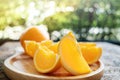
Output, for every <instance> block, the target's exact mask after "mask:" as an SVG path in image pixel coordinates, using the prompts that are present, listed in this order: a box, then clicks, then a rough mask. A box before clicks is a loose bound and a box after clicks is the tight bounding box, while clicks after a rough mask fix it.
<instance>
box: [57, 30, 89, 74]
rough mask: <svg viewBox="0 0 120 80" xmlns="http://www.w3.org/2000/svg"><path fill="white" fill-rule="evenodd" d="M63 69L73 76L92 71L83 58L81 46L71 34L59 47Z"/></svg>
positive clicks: (62, 40) (65, 37)
mask: <svg viewBox="0 0 120 80" xmlns="http://www.w3.org/2000/svg"><path fill="white" fill-rule="evenodd" d="M58 48H59V49H58V51H59V54H60V56H61V62H62V65H63V67H64V68H65V69H66V70H67V71H69V72H70V73H71V74H73V75H80V74H86V73H90V72H91V69H90V67H89V65H88V63H87V62H86V60H85V59H84V57H83V56H82V52H81V50H80V48H79V45H78V43H77V41H76V39H75V37H74V35H73V34H72V33H71V32H70V33H69V34H67V35H66V36H64V37H63V38H62V39H61V41H60V43H59V47H58Z"/></svg>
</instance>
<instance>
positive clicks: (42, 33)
mask: <svg viewBox="0 0 120 80" xmlns="http://www.w3.org/2000/svg"><path fill="white" fill-rule="evenodd" d="M25 40H33V41H37V42H41V41H43V40H49V33H48V32H47V31H46V30H45V29H43V28H42V27H40V26H36V27H30V28H27V29H26V30H25V31H24V33H23V34H22V35H21V36H20V43H21V45H22V47H23V48H24V50H25V43H24V41H25Z"/></svg>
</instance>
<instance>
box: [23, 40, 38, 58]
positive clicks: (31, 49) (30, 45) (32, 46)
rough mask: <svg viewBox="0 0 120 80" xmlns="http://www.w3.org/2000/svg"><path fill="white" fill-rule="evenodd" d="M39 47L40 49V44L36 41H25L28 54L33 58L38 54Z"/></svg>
mask: <svg viewBox="0 0 120 80" xmlns="http://www.w3.org/2000/svg"><path fill="white" fill-rule="evenodd" d="M38 47H39V44H38V43H37V42H35V41H25V51H26V54H28V55H29V56H31V57H33V56H34V53H35V52H36V50H37V49H38Z"/></svg>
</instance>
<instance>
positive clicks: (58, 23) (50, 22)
mask: <svg viewBox="0 0 120 80" xmlns="http://www.w3.org/2000/svg"><path fill="white" fill-rule="evenodd" d="M78 20H79V18H78V17H77V15H76V14H74V13H73V12H65V13H64V12H60V13H56V14H55V15H53V16H50V17H48V18H46V19H45V20H44V21H43V24H46V25H47V27H48V30H49V32H50V33H51V32H52V31H54V30H61V29H63V28H68V29H74V28H76V27H77V26H78Z"/></svg>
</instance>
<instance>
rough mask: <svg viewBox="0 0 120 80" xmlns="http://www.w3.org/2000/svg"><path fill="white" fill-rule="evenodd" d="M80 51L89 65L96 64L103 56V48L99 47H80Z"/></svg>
mask: <svg viewBox="0 0 120 80" xmlns="http://www.w3.org/2000/svg"><path fill="white" fill-rule="evenodd" d="M80 49H81V51H82V55H83V57H84V58H85V60H86V61H87V63H88V64H93V63H95V62H96V61H98V60H99V58H100V57H101V55H102V48H100V47H97V46H91V47H90V46H80Z"/></svg>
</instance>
